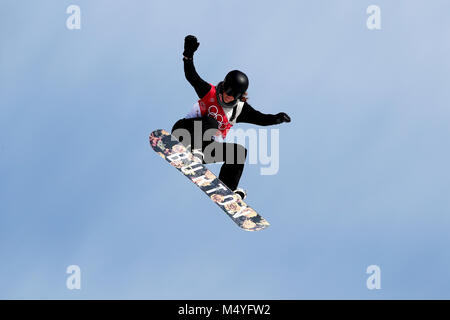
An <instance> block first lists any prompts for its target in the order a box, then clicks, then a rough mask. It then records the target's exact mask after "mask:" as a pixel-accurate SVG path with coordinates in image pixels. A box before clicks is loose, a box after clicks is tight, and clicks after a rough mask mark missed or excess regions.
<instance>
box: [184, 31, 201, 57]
mask: <svg viewBox="0 0 450 320" xmlns="http://www.w3.org/2000/svg"><path fill="white" fill-rule="evenodd" d="M199 45H200V43H199V42H198V41H197V38H196V37H195V36H193V35H188V36H186V37H185V38H184V51H183V56H185V57H186V58H190V59H192V57H193V56H194V52H195V51H196V50H197V48H198V46H199Z"/></svg>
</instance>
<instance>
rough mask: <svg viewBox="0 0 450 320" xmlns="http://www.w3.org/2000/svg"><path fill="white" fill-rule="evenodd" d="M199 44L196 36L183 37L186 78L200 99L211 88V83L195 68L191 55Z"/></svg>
mask: <svg viewBox="0 0 450 320" xmlns="http://www.w3.org/2000/svg"><path fill="white" fill-rule="evenodd" d="M199 45H200V43H199V42H198V41H197V38H196V37H194V36H192V35H189V36H187V37H186V38H184V52H183V56H184V57H183V61H184V75H185V77H186V80H187V81H189V83H190V84H191V85H192V86H193V87H194V90H195V92H196V93H197V95H198V97H199V98H200V99H201V98H203V97H204V96H205V95H206V94H207V93H208V92H209V90H211V85H210V84H209V83H208V82H206V81H205V80H203V79H202V78H201V77H200V76H199V75H198V73H197V71H196V70H195V66H194V60H193V57H194V52H195V51H196V50H197V48H198V46H199Z"/></svg>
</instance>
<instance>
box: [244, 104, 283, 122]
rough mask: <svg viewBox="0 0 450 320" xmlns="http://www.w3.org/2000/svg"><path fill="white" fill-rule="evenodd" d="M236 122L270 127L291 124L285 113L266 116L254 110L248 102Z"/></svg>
mask: <svg viewBox="0 0 450 320" xmlns="http://www.w3.org/2000/svg"><path fill="white" fill-rule="evenodd" d="M236 122H246V123H251V124H256V125H259V126H270V125H273V124H280V123H283V122H291V118H290V117H289V116H288V115H287V114H286V113H284V112H280V113H277V114H265V113H262V112H259V111H258V110H255V109H253V107H252V106H251V105H249V104H248V103H247V102H246V103H245V104H244V107H243V108H242V112H241V114H240V115H239V116H238V117H237V119H236Z"/></svg>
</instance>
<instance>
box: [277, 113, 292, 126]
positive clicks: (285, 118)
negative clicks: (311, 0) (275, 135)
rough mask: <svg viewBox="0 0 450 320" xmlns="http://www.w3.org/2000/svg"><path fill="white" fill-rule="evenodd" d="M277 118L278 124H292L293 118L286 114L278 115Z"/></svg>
mask: <svg viewBox="0 0 450 320" xmlns="http://www.w3.org/2000/svg"><path fill="white" fill-rule="evenodd" d="M276 117H277V124H279V123H283V122H291V118H290V117H289V116H288V115H287V114H286V113H284V112H280V113H277V114H276Z"/></svg>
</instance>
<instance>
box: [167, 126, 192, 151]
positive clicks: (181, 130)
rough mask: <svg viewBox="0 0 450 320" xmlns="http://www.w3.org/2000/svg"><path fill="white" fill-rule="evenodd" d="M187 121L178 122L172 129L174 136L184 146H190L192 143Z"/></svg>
mask: <svg viewBox="0 0 450 320" xmlns="http://www.w3.org/2000/svg"><path fill="white" fill-rule="evenodd" d="M185 120H186V119H180V120H178V121H177V122H176V123H175V124H174V125H173V127H172V132H171V133H172V135H173V136H174V137H175V138H177V140H178V141H179V142H181V143H183V144H184V145H186V146H187V145H189V144H190V143H191V135H190V132H189V130H188V128H187V124H186V121H185Z"/></svg>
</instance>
